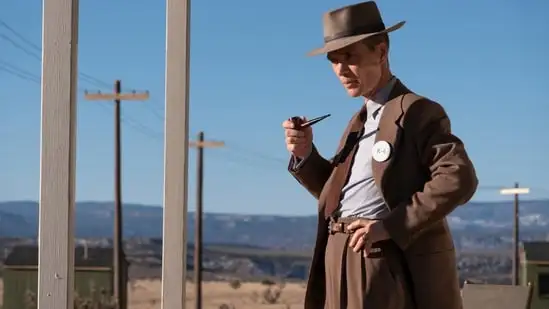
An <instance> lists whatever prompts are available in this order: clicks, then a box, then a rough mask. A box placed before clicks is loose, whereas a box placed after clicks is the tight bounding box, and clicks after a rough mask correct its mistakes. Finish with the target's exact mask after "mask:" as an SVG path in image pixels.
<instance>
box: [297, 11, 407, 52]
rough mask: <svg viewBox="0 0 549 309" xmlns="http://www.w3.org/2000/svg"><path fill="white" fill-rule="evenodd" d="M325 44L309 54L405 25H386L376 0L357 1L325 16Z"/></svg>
mask: <svg viewBox="0 0 549 309" xmlns="http://www.w3.org/2000/svg"><path fill="white" fill-rule="evenodd" d="M322 19H323V26H324V46H322V47H321V48H317V49H315V50H313V51H311V52H309V53H308V54H307V55H308V56H316V55H320V54H326V53H329V52H331V51H334V50H337V49H341V48H343V47H346V46H349V45H351V44H353V43H356V42H359V41H361V40H364V39H366V38H368V37H371V36H374V35H377V34H382V33H389V32H391V31H395V30H397V29H399V28H400V27H402V26H404V23H405V21H401V22H399V23H397V24H396V25H394V26H391V27H388V28H386V27H385V24H384V23H383V19H382V18H381V13H380V12H379V9H378V7H377V4H376V3H375V2H374V1H367V2H362V3H357V4H353V5H349V6H345V7H342V8H339V9H337V10H333V11H330V12H328V13H326V14H324V16H323V18H322Z"/></svg>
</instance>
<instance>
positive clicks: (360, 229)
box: [347, 219, 390, 255]
mask: <svg viewBox="0 0 549 309" xmlns="http://www.w3.org/2000/svg"><path fill="white" fill-rule="evenodd" d="M347 231H349V232H351V233H352V236H351V239H350V240H349V247H351V248H353V251H354V252H359V251H360V250H364V254H366V255H367V254H368V253H369V252H370V249H371V248H372V244H373V243H376V242H378V241H382V240H387V239H389V238H390V236H389V233H387V230H385V227H384V226H383V222H382V221H379V220H369V219H357V220H356V221H353V222H351V223H350V224H349V225H348V226H347Z"/></svg>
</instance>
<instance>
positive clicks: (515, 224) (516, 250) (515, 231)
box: [513, 182, 520, 285]
mask: <svg viewBox="0 0 549 309" xmlns="http://www.w3.org/2000/svg"><path fill="white" fill-rule="evenodd" d="M518 187H519V184H518V182H517V183H515V188H518ZM519 215H520V214H519V195H518V193H516V194H515V203H514V207H513V219H514V220H513V285H519V267H520V266H519V242H520V240H519V224H520V223H519V220H520V218H519Z"/></svg>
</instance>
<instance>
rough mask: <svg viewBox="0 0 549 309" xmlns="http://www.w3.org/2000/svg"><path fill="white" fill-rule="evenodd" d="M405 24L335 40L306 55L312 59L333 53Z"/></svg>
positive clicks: (402, 22) (403, 22)
mask: <svg viewBox="0 0 549 309" xmlns="http://www.w3.org/2000/svg"><path fill="white" fill-rule="evenodd" d="M405 23H406V21H401V22H399V23H397V24H396V25H394V26H391V27H389V28H386V29H385V30H383V31H378V32H373V33H365V34H360V35H355V36H349V37H344V38H341V39H336V40H333V41H330V42H328V43H326V44H325V45H324V46H322V47H320V48H317V49H314V50H312V51H310V52H309V53H307V56H309V57H312V56H317V55H322V54H327V53H329V52H332V51H335V50H338V49H342V48H344V47H347V46H349V45H351V44H354V43H356V42H359V41H362V40H364V39H366V38H369V37H371V36H374V35H378V34H382V33H389V32H393V31H395V30H398V29H400V28H401V27H402V26H404V24H405Z"/></svg>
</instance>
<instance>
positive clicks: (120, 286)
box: [85, 80, 149, 309]
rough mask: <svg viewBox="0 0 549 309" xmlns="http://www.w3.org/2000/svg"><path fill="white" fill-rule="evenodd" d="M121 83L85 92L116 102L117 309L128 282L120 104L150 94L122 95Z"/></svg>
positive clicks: (92, 97) (93, 98)
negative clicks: (110, 89) (104, 90)
mask: <svg viewBox="0 0 549 309" xmlns="http://www.w3.org/2000/svg"><path fill="white" fill-rule="evenodd" d="M121 88H122V86H121V81H120V80H116V81H115V82H114V93H106V94H103V93H101V92H97V93H88V92H87V91H86V92H85V98H86V100H90V101H106V100H114V229H113V289H114V291H113V292H114V293H113V294H114V298H115V299H116V302H117V309H126V307H127V299H126V294H127V282H126V278H125V272H124V271H123V269H124V260H125V259H124V256H123V254H122V253H123V252H124V245H123V239H124V237H123V235H122V227H123V223H122V151H121V130H120V120H121V118H120V102H121V101H122V100H124V101H143V100H147V99H148V98H149V93H148V92H144V93H136V92H135V91H133V92H131V93H121Z"/></svg>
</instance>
